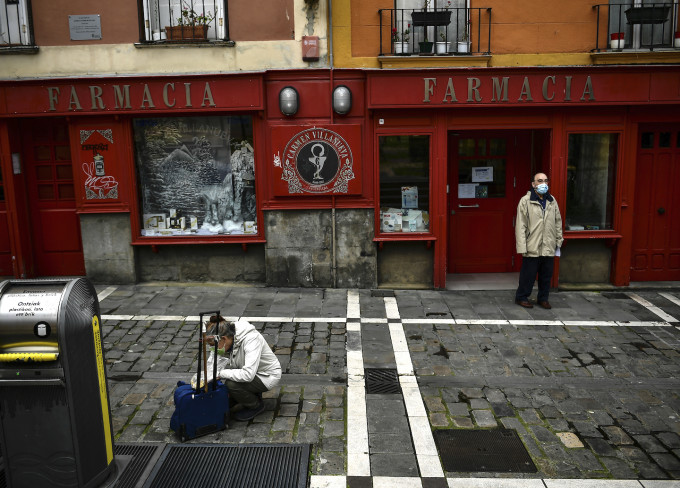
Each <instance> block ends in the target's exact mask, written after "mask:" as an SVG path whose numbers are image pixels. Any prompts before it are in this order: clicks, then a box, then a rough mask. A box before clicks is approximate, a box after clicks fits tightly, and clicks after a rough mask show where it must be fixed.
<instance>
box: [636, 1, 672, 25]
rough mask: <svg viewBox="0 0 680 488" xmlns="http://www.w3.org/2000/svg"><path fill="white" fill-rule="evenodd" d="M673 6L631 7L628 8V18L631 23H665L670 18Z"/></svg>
mask: <svg viewBox="0 0 680 488" xmlns="http://www.w3.org/2000/svg"><path fill="white" fill-rule="evenodd" d="M670 10H671V7H670V5H668V6H665V5H664V6H658V7H631V8H629V9H627V10H626V19H627V20H628V23H629V24H663V23H664V22H666V20H668V12H670Z"/></svg>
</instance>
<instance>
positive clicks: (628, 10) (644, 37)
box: [593, 0, 680, 52]
mask: <svg viewBox="0 0 680 488" xmlns="http://www.w3.org/2000/svg"><path fill="white" fill-rule="evenodd" d="M593 8H594V9H595V10H596V11H597V31H596V34H595V48H594V49H593V52H602V51H614V52H616V51H654V50H660V49H661V50H669V49H670V50H672V49H680V37H678V38H676V37H675V36H676V35H678V34H676V33H677V32H678V2H677V0H676V1H673V2H653V3H652V2H649V3H647V2H645V3H643V4H634V5H631V4H630V3H629V4H624V3H609V4H600V5H594V6H593Z"/></svg>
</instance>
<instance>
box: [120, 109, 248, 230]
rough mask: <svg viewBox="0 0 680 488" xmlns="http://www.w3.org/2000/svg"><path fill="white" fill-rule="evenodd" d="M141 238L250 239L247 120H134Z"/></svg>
mask: <svg viewBox="0 0 680 488" xmlns="http://www.w3.org/2000/svg"><path fill="white" fill-rule="evenodd" d="M133 128H134V137H135V157H136V163H137V172H138V177H139V185H138V186H139V192H140V201H141V205H140V207H141V209H140V210H141V212H140V213H141V217H142V225H141V227H142V229H141V233H142V235H143V236H182V235H193V236H209V235H241V234H256V233H257V221H256V217H257V205H256V199H255V155H254V151H253V124H252V119H251V117H246V116H228V117H171V118H153V119H135V120H134V121H133Z"/></svg>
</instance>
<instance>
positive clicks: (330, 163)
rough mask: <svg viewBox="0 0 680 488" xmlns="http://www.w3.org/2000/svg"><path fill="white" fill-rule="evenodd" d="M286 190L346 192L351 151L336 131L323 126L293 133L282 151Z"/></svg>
mask: <svg viewBox="0 0 680 488" xmlns="http://www.w3.org/2000/svg"><path fill="white" fill-rule="evenodd" d="M282 159H283V174H282V175H281V179H282V180H284V181H287V182H288V193H304V192H306V193H347V188H348V186H347V184H348V182H349V181H350V180H352V179H354V172H353V170H352V151H351V149H350V147H349V144H347V142H346V141H345V140H344V139H343V138H342V136H340V135H339V134H338V133H336V132H333V131H331V130H328V129H323V128H318V127H315V128H312V129H307V130H304V131H302V132H299V133H298V134H296V135H295V136H294V137H293V138H292V139H290V141H289V142H288V144H287V146H286V150H285V151H284V153H283V158H282Z"/></svg>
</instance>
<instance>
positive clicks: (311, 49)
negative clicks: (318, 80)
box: [302, 36, 319, 61]
mask: <svg viewBox="0 0 680 488" xmlns="http://www.w3.org/2000/svg"><path fill="white" fill-rule="evenodd" d="M302 60H303V61H318V60H319V36H302Z"/></svg>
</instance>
